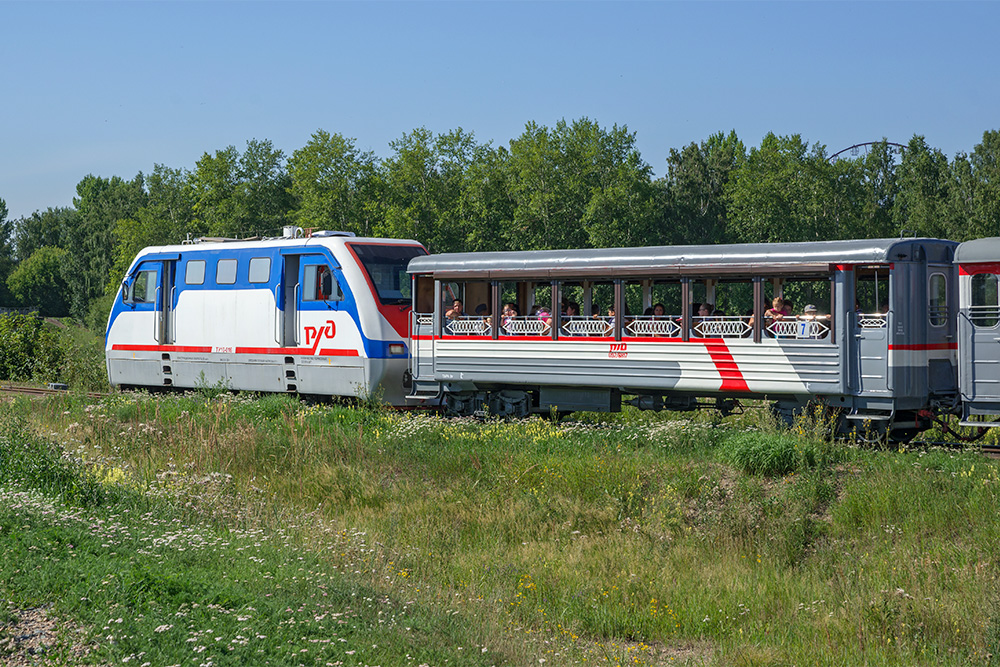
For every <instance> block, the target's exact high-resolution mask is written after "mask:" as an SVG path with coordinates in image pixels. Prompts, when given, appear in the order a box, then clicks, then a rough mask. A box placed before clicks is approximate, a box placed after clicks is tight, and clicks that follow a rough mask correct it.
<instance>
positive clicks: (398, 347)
mask: <svg viewBox="0 0 1000 667" xmlns="http://www.w3.org/2000/svg"><path fill="white" fill-rule="evenodd" d="M405 352H406V346H405V345H403V344H402V343H391V344H390V345H389V354H403V353H405Z"/></svg>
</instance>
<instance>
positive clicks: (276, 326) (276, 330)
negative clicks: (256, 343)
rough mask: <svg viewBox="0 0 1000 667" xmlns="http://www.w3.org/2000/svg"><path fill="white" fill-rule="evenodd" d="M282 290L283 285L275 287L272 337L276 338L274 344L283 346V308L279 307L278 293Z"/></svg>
mask: <svg viewBox="0 0 1000 667" xmlns="http://www.w3.org/2000/svg"><path fill="white" fill-rule="evenodd" d="M280 289H281V285H275V286H274V312H273V313H272V314H273V315H274V323H273V324H272V325H271V335H272V337H273V338H274V342H275V343H277V344H278V345H281V329H280V327H281V316H280V315H279V313H280V312H281V308H280V307H279V306H278V291H279V290H280Z"/></svg>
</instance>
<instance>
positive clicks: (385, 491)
mask: <svg viewBox="0 0 1000 667" xmlns="http://www.w3.org/2000/svg"><path fill="white" fill-rule="evenodd" d="M0 422H2V424H0V457H2V458H0V490H2V491H0V493H2V495H3V496H4V498H3V499H2V502H0V590H2V594H3V597H4V599H5V600H6V601H7V605H6V611H3V610H0V625H2V624H3V623H4V622H6V623H7V624H8V626H10V627H17V625H16V623H17V619H18V618H19V617H20V616H19V615H23V613H24V612H25V610H29V609H38V608H40V607H41V608H44V609H45V610H46V613H48V614H50V615H52V616H54V617H58V618H59V619H60V622H62V623H63V624H64V625H63V626H62V627H63V630H62V631H61V633H56V634H58V635H59V642H58V643H56V644H55V645H53V646H51V647H49V648H48V649H47V651H46V653H45V654H44V655H45V656H46V657H47V658H49V659H53V660H56V661H57V662H56V663H55V664H82V663H83V662H87V661H89V662H93V663H95V664H118V663H121V662H129V663H132V662H134V663H135V664H137V665H142V664H143V663H147V662H148V663H150V665H203V664H213V665H221V664H234V665H235V664H273V665H299V664H303V665H327V664H329V665H383V666H385V665H422V664H426V665H466V664H470V665H478V664H481V665H499V664H511V665H529V664H530V665H538V664H544V665H547V666H548V665H564V664H566V665H569V664H670V665H673V664H691V665H861V664H865V665H899V664H907V665H909V664H918V665H919V664H923V665H932V664H934V665H937V664H954V665H959V664H970V663H972V664H993V663H994V662H1000V657H994V655H993V654H994V653H998V654H1000V651H998V650H997V649H998V645H1000V609H998V601H1000V594H998V593H1000V591H998V581H1000V579H998V573H1000V561H998V558H997V556H996V554H998V553H1000V549H998V537H1000V530H998V528H1000V522H998V521H997V519H996V506H997V496H998V493H1000V471H998V468H997V463H996V462H995V461H993V460H990V459H986V458H983V457H982V456H980V455H978V454H976V453H974V452H969V453H953V452H945V451H938V450H931V451H923V450H915V451H871V450H867V449H861V448H856V447H852V446H850V444H848V443H831V442H829V441H828V440H826V439H825V438H824V437H823V431H824V428H823V424H821V423H820V424H816V423H813V422H809V421H803V422H802V423H800V424H798V425H797V426H796V427H795V428H793V429H791V430H782V429H779V428H778V427H776V426H775V425H774V424H773V423H771V422H770V421H769V420H768V418H767V413H766V412H765V411H762V410H748V411H747V413H746V414H743V415H736V416H733V417H729V418H727V419H725V420H722V419H721V418H719V417H718V415H715V414H714V413H709V412H706V413H700V414H697V415H694V416H690V415H678V414H660V415H652V414H643V413H636V412H626V413H623V414H621V415H611V416H598V415H580V416H578V418H577V420H576V421H572V422H562V423H556V422H552V421H547V420H539V419H533V420H528V421H523V422H485V423H479V422H473V421H463V420H443V419H439V418H437V417H434V416H430V415H424V414H415V413H395V412H390V411H386V410H382V409H379V408H376V407H371V406H367V407H366V406H361V407H357V408H348V407H342V406H322V405H319V406H317V405H313V406H309V405H305V404H301V403H298V402H296V401H294V400H292V399H290V398H287V397H281V396H271V397H265V398H260V399H254V398H251V397H244V396H231V395H229V394H218V395H216V394H215V392H210V391H204V392H201V393H198V392H195V393H191V394H187V395H184V396H180V395H174V396H165V397H150V396H148V395H144V394H117V395H112V396H110V397H108V398H105V399H102V400H100V401H88V400H87V399H84V398H82V397H78V396H66V397H62V398H56V399H49V400H47V401H43V402H38V401H34V402H28V401H16V402H13V403H9V404H5V405H4V406H2V407H0ZM4 614H5V615H6V621H5V618H4V616H3V615H4ZM4 646H6V647H7V649H6V650H7V651H8V652H9V655H11V656H13V655H16V651H17V650H18V649H17V643H16V642H12V641H10V640H8V641H7V642H6V644H5V643H4V640H3V639H0V652H2V651H3V650H5V649H4V648H3V647H4ZM2 655H3V654H2V653H0V660H2ZM59 661H61V662H59Z"/></svg>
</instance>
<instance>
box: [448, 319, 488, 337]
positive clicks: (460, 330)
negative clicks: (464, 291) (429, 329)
mask: <svg viewBox="0 0 1000 667" xmlns="http://www.w3.org/2000/svg"><path fill="white" fill-rule="evenodd" d="M444 330H445V333H448V334H451V335H452V336H489V335H491V332H492V330H493V327H492V326H490V322H489V320H486V319H483V318H482V317H477V316H472V317H462V318H459V319H455V320H448V321H447V322H446V323H445V326H444Z"/></svg>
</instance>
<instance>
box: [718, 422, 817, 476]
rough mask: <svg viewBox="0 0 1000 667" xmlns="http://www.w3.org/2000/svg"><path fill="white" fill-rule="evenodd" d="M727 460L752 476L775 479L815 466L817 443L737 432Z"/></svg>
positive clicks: (764, 434) (783, 435) (794, 438)
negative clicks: (778, 476) (775, 477)
mask: <svg viewBox="0 0 1000 667" xmlns="http://www.w3.org/2000/svg"><path fill="white" fill-rule="evenodd" d="M726 456H727V459H728V461H729V462H730V463H731V464H732V465H733V466H735V467H736V468H738V469H740V470H742V471H743V472H745V473H747V474H749V475H761V476H764V477H773V476H775V475H787V474H789V473H792V472H798V471H802V470H806V469H808V468H813V467H815V466H816V465H817V464H818V463H819V462H820V460H821V458H822V457H821V456H820V452H819V448H818V445H817V443H815V442H812V441H809V440H803V439H801V438H798V437H796V436H794V435H791V434H783V433H753V432H745V433H738V434H736V435H733V436H732V437H731V438H729V440H728V442H727V443H726Z"/></svg>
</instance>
